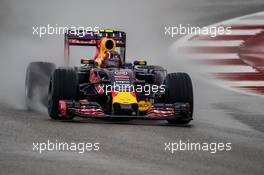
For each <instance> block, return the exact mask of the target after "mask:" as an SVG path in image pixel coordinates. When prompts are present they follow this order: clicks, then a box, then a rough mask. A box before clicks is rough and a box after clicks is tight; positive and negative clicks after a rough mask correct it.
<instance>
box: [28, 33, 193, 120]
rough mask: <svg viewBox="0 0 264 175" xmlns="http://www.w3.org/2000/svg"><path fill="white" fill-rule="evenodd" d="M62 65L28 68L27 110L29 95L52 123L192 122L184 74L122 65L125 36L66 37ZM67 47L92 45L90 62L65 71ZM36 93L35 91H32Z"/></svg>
mask: <svg viewBox="0 0 264 175" xmlns="http://www.w3.org/2000/svg"><path fill="white" fill-rule="evenodd" d="M64 44H65V47H64V62H65V64H66V67H59V68H57V69H56V68H55V65H54V64H53V63H47V62H33V63H30V65H29V66H28V68H27V75H26V98H27V105H28V107H29V108H30V109H32V108H33V109H34V104H35V101H34V96H36V95H39V93H41V92H42V93H43V92H45V90H43V89H45V88H47V94H45V93H44V94H43V95H42V96H41V101H43V103H44V104H46V105H47V108H48V113H49V116H50V117H51V118H52V119H73V118H74V117H76V116H78V117H84V118H98V119H120V120H121V119H126V120H129V119H153V120H167V121H168V122H169V123H172V124H174V123H179V124H186V123H189V122H190V121H191V120H192V119H193V118H192V115H193V89H192V82H191V78H190V77H189V75H188V74H186V73H167V71H166V70H165V69H164V68H162V67H161V66H154V65H148V64H147V62H146V61H145V60H137V61H134V62H133V64H132V63H127V62H126V60H125V58H126V55H125V54H126V34H125V32H121V31H114V30H100V31H89V32H85V34H84V35H83V36H78V35H77V34H76V33H74V32H71V31H68V32H67V33H66V34H65V43H64ZM70 46H93V47H95V48H96V51H97V52H96V55H95V56H94V58H93V59H86V58H84V59H81V64H82V65H81V66H78V67H77V66H75V67H70V66H69V49H70ZM40 88H42V89H41V90H39V91H37V90H36V89H40Z"/></svg>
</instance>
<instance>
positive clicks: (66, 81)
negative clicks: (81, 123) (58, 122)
mask: <svg viewBox="0 0 264 175" xmlns="http://www.w3.org/2000/svg"><path fill="white" fill-rule="evenodd" d="M77 92H78V76H77V72H76V70H75V69H74V68H58V69H56V70H55V71H54V73H53V75H52V77H51V79H50V86H49V97H48V113H49V116H50V117H51V118H52V119H60V117H59V107H58V105H59V104H58V103H59V100H76V98H77ZM68 119H71V117H70V118H68Z"/></svg>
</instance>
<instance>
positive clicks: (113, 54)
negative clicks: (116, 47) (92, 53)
mask: <svg viewBox="0 0 264 175" xmlns="http://www.w3.org/2000/svg"><path fill="white" fill-rule="evenodd" d="M121 65H122V60H121V56H120V55H119V53H118V52H117V51H106V52H105V54H104V59H103V61H102V65H101V66H102V67H120V66H121Z"/></svg>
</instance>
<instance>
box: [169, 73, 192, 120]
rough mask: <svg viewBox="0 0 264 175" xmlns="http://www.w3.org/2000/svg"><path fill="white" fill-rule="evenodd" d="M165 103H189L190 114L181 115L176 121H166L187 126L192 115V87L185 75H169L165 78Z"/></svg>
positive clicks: (190, 81) (188, 77)
mask: <svg viewBox="0 0 264 175" xmlns="http://www.w3.org/2000/svg"><path fill="white" fill-rule="evenodd" d="M165 86H166V94H165V103H170V104H172V103H177V102H183V103H189V105H190V113H187V114H183V115H182V116H181V117H179V118H176V119H171V120H168V123H170V124H187V123H189V122H190V121H191V120H192V115H193V87H192V80H191V78H190V76H189V75H188V74H187V73H170V74H168V75H167V76H166V78H165Z"/></svg>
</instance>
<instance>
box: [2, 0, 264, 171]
mask: <svg viewBox="0 0 264 175" xmlns="http://www.w3.org/2000/svg"><path fill="white" fill-rule="evenodd" d="M151 2H152V1H151ZM149 3H150V2H148V3H144V4H142V6H140V8H139V10H146V11H145V12H144V13H143V12H142V14H144V15H146V16H147V17H148V18H149V20H146V19H145V20H146V21H145V22H146V23H147V24H143V26H148V25H152V27H153V28H154V27H157V28H159V27H160V29H159V30H157V31H160V32H163V30H162V26H163V25H164V24H167V23H168V22H170V23H172V22H173V23H177V22H185V23H190V24H200V25H209V24H211V23H214V22H218V21H220V20H225V19H228V18H232V17H236V16H240V15H244V14H247V13H251V12H256V11H260V10H264V3H261V1H252V2H248V1H238V0H237V1H215V2H211V1H204V0H199V2H198V1H185V2H173V1H168V4H163V3H164V2H162V1H161V2H155V3H153V4H152V5H153V6H152V7H150V6H149ZM58 4H59V3H58ZM58 4H56V5H58ZM96 4H98V3H96ZM122 5H130V4H125V3H124V4H122ZM138 5H139V4H138ZM136 7H138V6H137V5H135V4H133V5H132V4H131V8H132V9H133V10H138V9H136ZM80 8H81V7H80ZM219 9H221V10H219ZM127 10H128V11H127V15H128V16H129V15H130V16H129V17H130V18H131V19H133V17H131V14H132V11H133V10H129V9H127ZM123 11H125V10H123ZM51 12H53V13H55V10H54V9H51ZM76 12H77V11H76ZM179 14H180V15H179ZM125 16H126V15H125ZM152 17H154V18H155V19H156V20H154V19H153V18H152ZM59 18H61V16H60V15H59V17H58V19H59ZM136 18H137V17H136ZM137 19H138V18H137ZM150 19H152V20H150ZM121 21H122V20H121ZM121 21H120V22H117V23H120V24H121V23H122V22H121ZM142 21H144V19H142V20H141V21H139V22H142ZM129 23H131V21H130V22H129ZM109 24H110V23H109ZM127 27H129V28H130V29H128V30H129V31H131V30H132V29H131V24H128V26H127ZM123 28H124V29H126V27H123ZM154 32H155V31H153V33H154ZM157 35H160V37H161V38H162V34H160V33H157ZM135 37H136V36H135ZM135 37H133V38H135ZM133 38H132V37H131V42H132V43H133V42H135V41H134V40H133ZM161 38H153V40H154V41H155V40H161V42H160V44H150V46H149V47H148V49H147V50H149V49H152V50H155V48H156V47H157V46H161V47H160V48H159V53H157V55H159V54H160V52H163V51H164V53H165V52H166V47H167V46H169V44H170V43H171V42H172V41H173V40H169V39H166V40H164V39H161ZM131 45H132V44H131ZM133 47H134V48H133ZM133 47H132V49H131V50H132V51H134V50H136V47H135V46H133ZM131 50H130V55H133V53H131V52H132V51H131ZM142 53H143V54H147V53H148V51H146V52H144V51H142ZM151 53H153V52H151ZM156 57H158V56H156ZM156 57H154V58H152V59H153V62H158V61H157V59H156ZM161 64H163V65H164V66H166V67H168V68H169V69H170V70H171V71H173V70H174V66H169V65H173V64H175V65H176V64H177V61H176V60H175V62H174V63H173V64H172V63H161ZM166 64H167V65H166ZM178 66H180V65H178ZM193 84H194V92H195V113H194V121H193V122H191V124H190V125H187V126H170V125H167V124H166V122H157V121H131V122H114V121H113V122H109V121H96V120H83V119H76V120H74V121H73V122H58V121H52V120H50V119H49V117H48V116H47V115H46V114H39V113H35V112H27V111H25V110H21V109H15V108H14V107H12V106H11V105H8V104H5V103H4V102H3V103H1V104H0V174H5V175H7V174H115V175H116V174H221V175H222V174H233V175H234V174H247V175H248V174H263V173H264V165H263V162H264V149H263V148H264V136H263V132H264V129H263V126H264V124H263V123H264V112H263V104H264V99H263V98H257V97H252V96H247V95H241V94H237V93H234V92H229V91H226V90H223V89H220V88H217V87H215V86H211V85H209V84H207V83H205V82H203V81H202V80H199V79H196V78H194V79H193ZM56 139H57V140H59V141H64V142H77V143H78V142H99V143H100V150H99V151H98V152H94V151H93V152H87V153H84V154H78V153H76V152H44V153H42V154H39V153H37V152H33V151H32V142H46V141H47V140H51V141H55V140H56ZM179 140H184V141H187V140H190V141H191V142H208V143H211V142H231V143H232V150H231V151H228V152H224V151H222V152H217V153H216V154H211V153H209V152H203V151H185V152H175V153H174V154H171V153H169V152H166V151H164V143H165V142H179Z"/></svg>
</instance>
